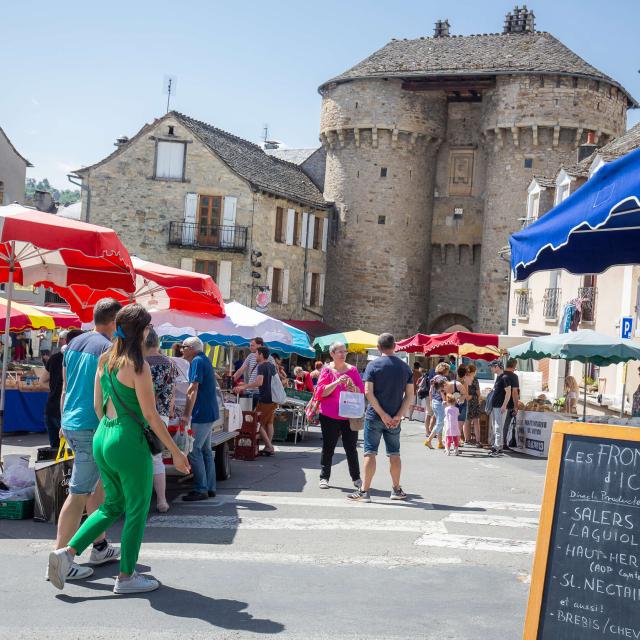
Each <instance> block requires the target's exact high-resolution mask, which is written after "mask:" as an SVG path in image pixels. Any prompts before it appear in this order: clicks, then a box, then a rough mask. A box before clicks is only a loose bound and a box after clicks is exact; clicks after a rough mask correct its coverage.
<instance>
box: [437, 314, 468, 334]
mask: <svg viewBox="0 0 640 640" xmlns="http://www.w3.org/2000/svg"><path fill="white" fill-rule="evenodd" d="M449 331H473V320H471V318H469V317H467V316H465V315H463V314H461V313H445V314H444V315H442V316H439V317H438V318H436V319H435V320H434V321H433V322H432V323H431V326H430V327H429V333H447V332H449Z"/></svg>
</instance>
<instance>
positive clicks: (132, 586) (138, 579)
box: [113, 571, 160, 595]
mask: <svg viewBox="0 0 640 640" xmlns="http://www.w3.org/2000/svg"><path fill="white" fill-rule="evenodd" d="M159 586H160V583H159V582H158V581H157V580H156V579H155V578H152V577H151V576H144V575H142V574H140V573H138V572H137V571H134V572H133V573H132V574H131V577H129V578H120V577H119V576H118V577H117V578H116V585H115V587H113V593H118V594H120V595H126V594H127V593H146V592H147V591H155V590H156V589H157V588H158V587H159Z"/></svg>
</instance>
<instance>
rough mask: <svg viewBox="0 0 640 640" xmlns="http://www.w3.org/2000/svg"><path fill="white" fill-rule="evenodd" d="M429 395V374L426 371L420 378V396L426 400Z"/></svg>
mask: <svg viewBox="0 0 640 640" xmlns="http://www.w3.org/2000/svg"><path fill="white" fill-rule="evenodd" d="M428 395H429V376H428V375H427V374H426V373H425V374H424V375H423V376H422V378H420V380H418V398H420V400H424V399H425V398H426V397H427V396H428Z"/></svg>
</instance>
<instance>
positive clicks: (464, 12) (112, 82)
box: [0, 0, 640, 188]
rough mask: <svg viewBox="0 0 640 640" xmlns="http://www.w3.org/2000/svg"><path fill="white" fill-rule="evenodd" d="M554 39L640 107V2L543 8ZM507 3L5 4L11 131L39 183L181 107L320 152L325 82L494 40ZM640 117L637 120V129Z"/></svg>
mask: <svg viewBox="0 0 640 640" xmlns="http://www.w3.org/2000/svg"><path fill="white" fill-rule="evenodd" d="M528 6H529V8H531V9H533V11H534V13H535V15H536V28H537V29H539V30H542V31H549V32H551V33H553V34H554V35H555V36H556V37H558V38H559V39H560V40H562V42H564V44H565V45H567V46H568V47H569V48H570V49H572V50H573V51H575V52H576V53H578V54H579V55H580V56H582V57H583V58H585V59H586V60H587V61H588V62H590V63H591V64H592V65H594V66H595V67H597V68H598V69H600V70H601V71H603V72H604V73H606V74H608V75H610V76H611V77H613V78H614V79H616V80H617V81H619V82H620V83H621V84H622V85H623V86H624V87H625V88H626V89H627V90H628V91H629V92H630V93H631V94H632V95H633V96H634V97H635V98H637V99H640V73H639V72H638V70H639V69H640V55H638V54H639V53H640V38H638V36H637V26H638V23H639V21H640V2H639V1H638V0H609V2H606V3H605V2H602V0H535V1H530V2H529V5H528ZM512 8H513V2H506V1H504V2H503V1H499V0H482V1H478V0H473V1H468V0H456V2H450V1H448V2H445V1H443V0H438V1H435V0H395V1H390V0H323V1H322V2H310V1H307V0H297V1H293V0H268V1H264V0H262V1H258V0H244V1H241V0H233V1H224V2H223V1H220V0H209V1H204V0H181V2H174V1H172V2H168V1H166V0H154V1H153V2H151V1H148V0H128V2H124V1H122V0H110V1H109V2H108V3H107V2H88V3H78V2H70V1H69V0H55V1H54V2H51V0H47V2H44V1H41V0H29V1H28V2H10V3H3V8H2V21H1V25H0V29H1V30H2V35H1V36H0V59H1V60H2V61H3V74H2V89H0V92H1V93H0V126H1V127H2V128H3V129H4V131H5V132H6V133H7V135H8V136H9V138H10V139H11V140H12V142H13V143H14V145H15V146H16V148H17V149H18V150H19V152H20V153H21V154H22V155H23V156H25V157H26V158H28V159H29V160H30V161H31V162H32V163H33V164H34V165H35V166H34V168H33V169H29V170H28V174H27V175H28V176H29V177H34V178H37V179H41V178H44V177H47V178H49V180H50V182H51V183H52V185H53V186H55V187H57V188H74V187H72V186H71V185H70V184H69V183H68V181H67V179H66V175H67V173H68V172H69V171H71V170H74V169H77V168H80V167H81V166H84V165H89V164H93V163H94V162H97V161H99V160H101V159H102V158H104V157H105V156H106V155H108V154H109V153H111V152H112V151H113V148H114V147H113V143H114V142H115V140H116V138H118V137H119V136H121V135H128V136H132V135H133V134H135V133H136V132H137V131H138V130H139V129H140V128H141V127H142V126H143V125H144V124H145V123H147V122H150V121H152V120H153V119H154V118H155V117H158V116H161V115H163V114H164V113H165V111H166V96H165V95H163V81H164V77H165V75H167V74H170V75H173V76H175V77H177V87H176V89H177V91H176V94H175V96H174V97H173V98H172V101H171V107H172V108H174V109H176V110H179V111H182V112H183V113H186V114H189V115H190V116H193V117H195V118H198V119H199V120H204V121H206V122H209V123H210V124H213V125H215V126H217V127H220V128H222V129H225V130H227V131H230V132H232V133H234V134H236V135H239V136H241V137H243V138H247V139H249V140H252V141H254V142H258V141H259V140H260V139H261V138H262V135H263V127H264V125H265V124H268V126H269V137H270V138H272V139H276V140H279V141H282V142H283V143H284V144H286V145H287V146H288V147H316V146H318V130H319V121H320V96H319V94H318V92H317V88H318V86H319V85H320V84H321V83H322V82H324V81H326V80H328V79H330V78H332V77H334V76H336V75H338V74H339V73H341V72H342V71H345V70H346V69H348V68H350V67H351V66H353V65H354V64H356V63H357V62H359V61H360V60H362V59H364V58H365V57H367V56H368V55H370V54H371V53H372V52H374V51H375V50H377V49H379V48H380V47H382V46H384V45H385V44H386V43H387V42H388V41H389V40H391V38H416V37H420V36H431V35H432V33H433V24H434V22H435V21H436V20H437V19H445V18H448V20H449V22H450V24H451V32H452V33H454V34H464V35H467V34H472V33H495V32H500V31H501V30H502V24H503V20H504V15H505V14H506V13H507V11H510V10H511V9H512ZM638 121H640V110H635V111H631V112H630V115H629V125H633V124H635V123H636V122H638Z"/></svg>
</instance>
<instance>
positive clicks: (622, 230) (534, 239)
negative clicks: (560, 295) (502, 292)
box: [509, 149, 640, 280]
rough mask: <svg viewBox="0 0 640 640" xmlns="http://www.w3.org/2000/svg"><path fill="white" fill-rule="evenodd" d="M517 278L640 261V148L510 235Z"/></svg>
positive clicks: (591, 270) (592, 270)
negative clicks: (540, 272) (555, 270)
mask: <svg viewBox="0 0 640 640" xmlns="http://www.w3.org/2000/svg"><path fill="white" fill-rule="evenodd" d="M509 244H510V245H511V268H512V270H513V274H514V277H515V279H516V280H525V279H526V278H528V277H529V276H530V275H531V274H533V273H536V272H537V271H549V270H553V269H566V270H567V271H570V272H571V273H575V274H582V273H601V272H602V271H605V270H606V269H608V268H609V267H611V266H614V265H626V264H639V263H640V149H636V150H635V151H632V152H631V153H628V154H627V155H625V156H623V157H622V158H619V159H618V160H615V161H613V162H611V163H609V164H605V165H604V166H603V167H602V168H601V169H600V170H599V171H598V172H597V173H596V174H595V175H594V176H593V178H591V179H590V180H588V181H587V182H586V183H585V184H584V185H583V186H581V187H580V188H579V189H578V190H577V191H575V193H573V194H571V195H570V196H569V197H568V198H567V199H566V200H564V201H563V202H561V203H560V204H559V205H558V206H556V207H554V208H553V209H551V211H549V212H548V213H546V214H545V215H543V216H542V217H541V218H540V219H539V220H537V221H536V222H534V223H533V224H532V225H530V226H528V227H527V228H526V229H523V230H522V231H519V232H518V233H515V234H513V235H512V236H511V238H510V239H509Z"/></svg>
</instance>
